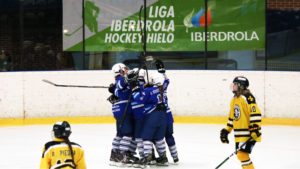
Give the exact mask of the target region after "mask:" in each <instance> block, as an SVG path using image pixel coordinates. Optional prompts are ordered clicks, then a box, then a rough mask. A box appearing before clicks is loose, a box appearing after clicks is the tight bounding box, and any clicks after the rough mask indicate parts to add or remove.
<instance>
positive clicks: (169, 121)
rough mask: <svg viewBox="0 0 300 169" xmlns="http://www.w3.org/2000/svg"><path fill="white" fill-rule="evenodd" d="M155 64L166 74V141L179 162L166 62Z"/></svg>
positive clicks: (159, 70)
mask: <svg viewBox="0 0 300 169" xmlns="http://www.w3.org/2000/svg"><path fill="white" fill-rule="evenodd" d="M155 65H156V68H157V71H158V72H159V73H161V74H162V75H163V76H164V83H163V87H164V98H165V104H166V108H167V130H166V135H165V139H166V142H167V145H168V147H169V150H170V153H171V156H172V158H173V161H174V163H178V161H179V159H178V152H177V148H176V144H175V139H174V137H173V122H174V119H173V115H172V112H171V109H170V107H169V105H168V97H167V89H168V86H169V83H170V80H169V78H168V77H167V75H166V70H165V66H164V63H163V62H162V61H161V60H156V62H155Z"/></svg>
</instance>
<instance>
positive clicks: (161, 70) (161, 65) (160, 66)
mask: <svg viewBox="0 0 300 169" xmlns="http://www.w3.org/2000/svg"><path fill="white" fill-rule="evenodd" d="M155 66H156V69H157V71H158V72H159V73H165V72H166V69H165V65H164V63H163V62H162V61H161V60H156V61H155Z"/></svg>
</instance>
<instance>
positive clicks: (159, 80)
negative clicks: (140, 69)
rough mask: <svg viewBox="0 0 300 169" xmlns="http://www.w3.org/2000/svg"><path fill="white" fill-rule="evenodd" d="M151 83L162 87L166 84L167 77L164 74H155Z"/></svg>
mask: <svg viewBox="0 0 300 169" xmlns="http://www.w3.org/2000/svg"><path fill="white" fill-rule="evenodd" d="M150 81H151V83H152V84H153V85H155V86H162V85H163V84H164V82H165V77H164V75H163V74H161V73H158V72H155V73H153V74H152V75H151V78H150Z"/></svg>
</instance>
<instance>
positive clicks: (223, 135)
mask: <svg viewBox="0 0 300 169" xmlns="http://www.w3.org/2000/svg"><path fill="white" fill-rule="evenodd" d="M228 133H229V132H228V131H227V130H226V129H222V130H221V131H220V139H221V142H222V143H226V144H228V143H229V140H228Z"/></svg>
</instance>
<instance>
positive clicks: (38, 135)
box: [0, 124, 300, 169]
mask: <svg viewBox="0 0 300 169" xmlns="http://www.w3.org/2000/svg"><path fill="white" fill-rule="evenodd" d="M224 126H225V125H210V124H175V126H174V131H175V134H174V136H175V140H176V144H177V149H178V153H179V160H180V164H179V165H170V166H168V167H159V168H169V169H200V168H201V169H213V168H215V167H216V166H217V165H218V164H219V163H220V162H221V161H223V160H224V159H225V158H226V157H227V156H229V155H230V154H231V153H232V152H233V151H234V141H233V134H231V135H230V137H229V139H230V144H229V145H227V144H221V142H220V139H219V131H220V129H221V128H223V127H224ZM51 129H52V125H32V126H21V127H0V136H1V139H0V169H38V168H39V165H40V159H41V155H42V148H43V145H44V144H45V143H46V142H47V141H50V140H51V139H52V137H51V134H50V133H51V132H50V130H51ZM72 131H73V133H72V135H71V137H70V140H71V141H73V142H77V143H79V144H80V145H81V146H82V147H83V149H84V150H85V159H86V163H87V167H88V168H89V169H110V168H117V167H111V166H109V165H108V161H109V156H110V150H111V142H112V139H113V137H114V134H115V125H113V124H80V125H79V124H76V125H75V124H74V125H72ZM262 132H263V135H262V142H261V143H257V144H256V145H255V147H254V149H253V152H252V154H251V159H252V161H253V163H254V166H255V168H256V169H299V168H300V161H299V160H300V127H291V126H263V129H262ZM168 155H169V152H168ZM169 161H172V159H171V158H170V156H169ZM151 168H156V167H151ZM240 168H241V167H240V162H239V161H238V160H237V158H236V156H233V157H232V158H231V159H230V160H229V161H227V162H226V163H225V164H224V165H223V166H222V167H221V169H240Z"/></svg>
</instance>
